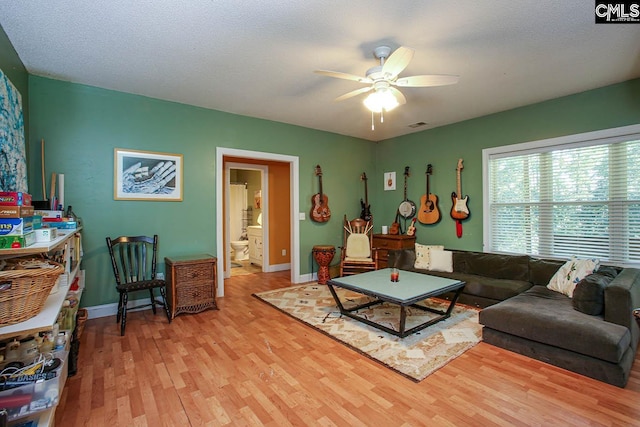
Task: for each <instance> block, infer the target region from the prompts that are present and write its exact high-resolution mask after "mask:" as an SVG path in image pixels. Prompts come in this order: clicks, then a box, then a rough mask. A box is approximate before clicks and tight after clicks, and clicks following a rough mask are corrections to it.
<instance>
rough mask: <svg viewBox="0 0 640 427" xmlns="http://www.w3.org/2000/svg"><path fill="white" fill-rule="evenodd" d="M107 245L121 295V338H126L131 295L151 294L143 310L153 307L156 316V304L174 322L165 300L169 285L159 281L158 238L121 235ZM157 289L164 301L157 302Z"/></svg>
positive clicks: (117, 287) (119, 318) (119, 306)
mask: <svg viewBox="0 0 640 427" xmlns="http://www.w3.org/2000/svg"><path fill="white" fill-rule="evenodd" d="M107 246H108V248H109V255H110V256H111V265H112V267H113V274H114V275H115V278H116V290H117V291H118V293H119V294H120V300H119V302H118V315H117V317H116V322H120V335H124V329H125V327H126V325H127V303H128V301H129V292H135V291H148V292H149V297H150V298H151V303H150V304H147V305H143V306H142V307H148V306H151V309H152V310H153V314H156V304H157V305H160V306H163V307H164V310H165V313H166V314H167V319H169V323H171V315H170V313H169V308H168V307H167V298H166V287H167V283H166V282H165V281H164V280H160V279H156V262H157V258H158V236H157V235H154V236H153V237H147V236H136V237H127V236H121V237H118V238H116V239H111V238H110V237H107ZM154 289H158V290H159V292H160V296H161V297H162V302H160V301H156V296H155V295H154ZM138 307H140V306H138Z"/></svg>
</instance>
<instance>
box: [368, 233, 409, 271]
mask: <svg viewBox="0 0 640 427" xmlns="http://www.w3.org/2000/svg"><path fill="white" fill-rule="evenodd" d="M415 244H416V236H407V235H406V234H374V235H373V247H374V248H376V249H377V251H378V267H379V268H387V266H388V265H387V260H388V258H389V251H390V250H394V249H412V248H414V247H415Z"/></svg>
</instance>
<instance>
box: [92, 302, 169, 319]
mask: <svg viewBox="0 0 640 427" xmlns="http://www.w3.org/2000/svg"><path fill="white" fill-rule="evenodd" d="M147 304H149V298H144V299H137V300H132V301H129V305H128V308H127V312H130V311H139V310H151V306H149V307H142V308H140V306H143V305H147ZM85 308H86V309H87V314H88V315H89V317H88V318H89V319H97V318H98V317H109V316H115V315H116V314H118V303H117V302H114V303H111V304H102V305H94V306H93V307H85ZM157 308H158V307H156V309H157ZM160 309H161V310H164V308H162V307H160Z"/></svg>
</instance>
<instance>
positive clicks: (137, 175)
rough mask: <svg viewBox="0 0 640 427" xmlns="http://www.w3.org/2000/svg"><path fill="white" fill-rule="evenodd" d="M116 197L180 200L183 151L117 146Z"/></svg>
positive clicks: (115, 165) (114, 191) (125, 198)
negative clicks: (157, 150) (128, 148)
mask: <svg viewBox="0 0 640 427" xmlns="http://www.w3.org/2000/svg"><path fill="white" fill-rule="evenodd" d="M113 181H114V188H113V198H114V199H115V200H151V201H169V202H180V201H182V154H169V153H156V152H153V151H137V150H126V149H122V148H116V149H115V153H114V173H113Z"/></svg>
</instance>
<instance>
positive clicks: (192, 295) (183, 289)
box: [164, 254, 218, 319]
mask: <svg viewBox="0 0 640 427" xmlns="http://www.w3.org/2000/svg"><path fill="white" fill-rule="evenodd" d="M217 261H218V259H217V258H216V257H214V256H211V255H207V254H201V255H189V256H181V257H172V258H169V257H166V258H165V259H164V262H165V264H166V267H167V286H168V289H167V303H168V304H169V311H170V313H171V318H172V319H173V318H174V317H176V316H177V315H178V314H180V313H199V312H201V311H204V310H206V309H208V308H214V309H216V310H217V309H218V306H217V305H216V288H217V286H216V273H217V266H216V263H217Z"/></svg>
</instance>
